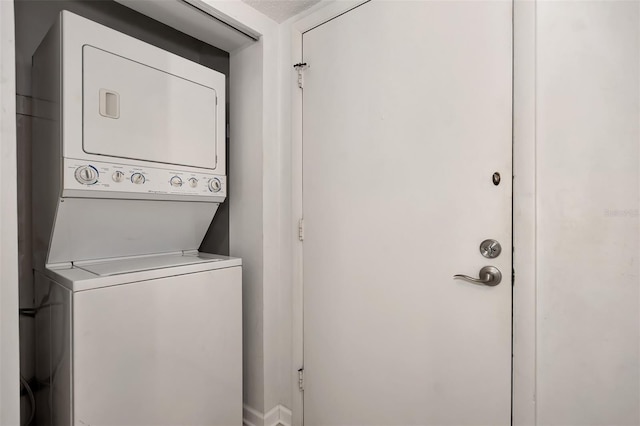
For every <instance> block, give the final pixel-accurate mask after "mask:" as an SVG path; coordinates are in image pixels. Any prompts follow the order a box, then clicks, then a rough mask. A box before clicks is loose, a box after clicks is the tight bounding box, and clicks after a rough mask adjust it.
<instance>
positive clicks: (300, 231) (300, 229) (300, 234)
mask: <svg viewBox="0 0 640 426" xmlns="http://www.w3.org/2000/svg"><path fill="white" fill-rule="evenodd" d="M298 239H299V240H300V241H304V219H300V220H299V221H298Z"/></svg>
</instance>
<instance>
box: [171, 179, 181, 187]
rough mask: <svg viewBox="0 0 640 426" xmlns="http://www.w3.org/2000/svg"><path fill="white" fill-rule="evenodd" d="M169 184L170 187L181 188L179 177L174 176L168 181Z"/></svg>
mask: <svg viewBox="0 0 640 426" xmlns="http://www.w3.org/2000/svg"><path fill="white" fill-rule="evenodd" d="M169 183H170V184H171V186H175V187H178V188H179V187H181V186H182V179H180V176H174V177H172V178H171V179H169Z"/></svg>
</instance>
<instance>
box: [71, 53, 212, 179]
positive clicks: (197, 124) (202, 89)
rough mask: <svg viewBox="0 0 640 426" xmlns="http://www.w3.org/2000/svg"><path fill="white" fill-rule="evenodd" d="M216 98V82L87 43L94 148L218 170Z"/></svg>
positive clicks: (86, 144)
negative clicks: (178, 73)
mask: <svg viewBox="0 0 640 426" xmlns="http://www.w3.org/2000/svg"><path fill="white" fill-rule="evenodd" d="M211 72H215V71H211ZM220 90H224V88H220ZM216 103H217V94H216V90H215V88H211V87H206V86H204V85H202V84H199V83H197V82H193V81H189V80H186V79H183V78H181V77H178V76H175V75H172V74H169V73H167V72H164V71H162V70H158V69H156V68H152V67H149V66H146V65H144V64H141V63H138V62H135V61H133V60H130V59H127V58H124V57H122V56H118V55H115V54H112V53H109V52H107V51H104V50H101V49H97V48H95V47H92V46H89V45H85V46H84V47H83V110H84V113H83V125H84V126H83V127H84V129H83V149H84V151H85V152H87V153H89V154H98V155H105V156H110V157H119V158H129V159H135V160H144V161H153V162H158V163H166V164H173V165H181V166H191V167H200V168H206V169H211V170H215V169H216V166H217V142H218V141H217V140H216V109H217V105H216ZM221 142H222V143H223V142H224V141H221Z"/></svg>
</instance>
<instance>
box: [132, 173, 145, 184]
mask: <svg viewBox="0 0 640 426" xmlns="http://www.w3.org/2000/svg"><path fill="white" fill-rule="evenodd" d="M144 181H145V178H144V175H143V174H142V173H134V174H132V175H131V182H133V183H135V184H136V185H142V184H143V183H144Z"/></svg>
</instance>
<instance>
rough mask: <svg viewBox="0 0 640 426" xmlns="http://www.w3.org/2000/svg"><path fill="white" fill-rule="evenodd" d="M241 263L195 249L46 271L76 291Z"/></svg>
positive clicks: (227, 266)
mask: <svg viewBox="0 0 640 426" xmlns="http://www.w3.org/2000/svg"><path fill="white" fill-rule="evenodd" d="M241 266H242V260H241V259H238V258H234V257H228V256H221V255H215V254H208V253H199V252H196V251H191V252H176V253H165V254H156V255H149V256H135V257H129V258H120V259H104V260H96V261H84V262H74V263H73V264H61V265H53V266H51V265H50V266H47V268H46V269H45V274H46V275H47V276H48V277H49V278H51V279H53V280H54V281H56V282H57V283H59V284H61V285H62V286H64V287H66V288H68V289H69V290H71V291H74V292H75V291H85V290H93V289H98V288H103V287H110V286H114V285H121V284H128V283H133V282H139V281H148V280H154V279H160V278H166V277H172V276H178V275H186V274H193V273H198V272H204V271H211V270H216V269H224V268H231V267H241ZM212 284H215V283H212Z"/></svg>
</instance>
